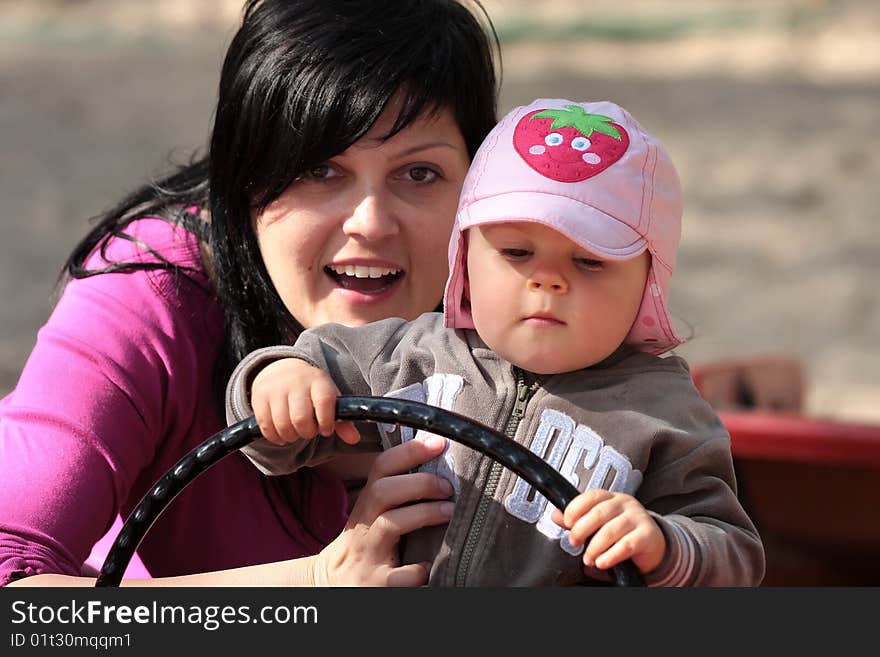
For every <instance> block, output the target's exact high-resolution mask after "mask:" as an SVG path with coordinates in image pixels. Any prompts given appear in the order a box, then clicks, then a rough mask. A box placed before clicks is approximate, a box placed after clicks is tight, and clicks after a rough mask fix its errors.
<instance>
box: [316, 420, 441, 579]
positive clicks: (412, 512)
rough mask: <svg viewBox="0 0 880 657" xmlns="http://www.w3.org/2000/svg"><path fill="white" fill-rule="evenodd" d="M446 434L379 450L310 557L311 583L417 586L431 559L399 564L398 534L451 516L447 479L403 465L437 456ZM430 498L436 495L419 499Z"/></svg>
mask: <svg viewBox="0 0 880 657" xmlns="http://www.w3.org/2000/svg"><path fill="white" fill-rule="evenodd" d="M445 445H446V439H445V438H441V437H439V436H429V437H427V438H425V439H422V438H416V439H413V440H410V441H408V442H406V443H403V444H402V445H398V446H396V447H392V448H391V449H389V450H386V451H385V452H382V453H381V454H380V455H379V456H378V457H377V458H376V461H375V463H374V464H373V467H372V469H371V470H370V474H369V477H368V478H367V483H366V485H365V486H364V488H363V490H362V491H361V493H360V495H359V497H358V500H357V502H356V503H355V505H354V508H353V509H352V512H351V515H350V516H349V519H348V523H346V526H345V528H344V529H343V530H342V533H341V534H340V535H339V536H338V537H337V538H336V539H335V540H334V541H333V542H332V543H330V545H328V546H327V547H325V548H324V549H323V550H322V551H321V553H320V554H318V555H317V556H316V557H315V558H314V561H313V566H312V581H313V583H314V584H315V585H316V586H422V585H424V584H425V583H427V581H428V574H429V572H430V568H431V564H430V563H419V564H408V565H405V566H401V565H400V555H399V551H398V546H399V543H400V537H401V536H402V535H404V534H408V533H409V532H412V531H414V530H416V529H419V528H420V527H427V526H431V525H441V524H443V523H446V522H449V519H450V517H452V509H453V503H452V502H450V501H444V500H447V498H448V497H449V496H450V495H452V485H451V484H450V483H449V482H448V481H446V480H445V479H443V478H442V477H438V476H436V475H432V474H427V473H409V472H408V471H409V470H411V469H413V468H415V467H417V466H419V465H421V464H423V463H425V462H427V461H430V460H431V459H433V458H436V457H437V456H439V455H440V454H441V453H442V452H443V448H444V447H445ZM420 500H435V501H420Z"/></svg>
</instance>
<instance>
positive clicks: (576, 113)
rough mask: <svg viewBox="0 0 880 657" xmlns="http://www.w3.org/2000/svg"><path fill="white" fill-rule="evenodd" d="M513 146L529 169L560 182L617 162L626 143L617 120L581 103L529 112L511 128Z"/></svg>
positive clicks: (591, 172)
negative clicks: (512, 129) (593, 110)
mask: <svg viewBox="0 0 880 657" xmlns="http://www.w3.org/2000/svg"><path fill="white" fill-rule="evenodd" d="M513 147H514V149H515V150H516V152H517V153H519V155H520V156H521V157H522V158H523V160H525V162H526V164H528V165H529V166H530V167H531V168H532V169H534V170H535V171H537V172H538V173H540V174H541V175H542V176H545V177H547V178H550V179H551V180H557V181H559V182H579V181H581V180H586V179H587V178H591V177H592V176H595V175H596V174H599V173H601V172H602V171H604V170H605V169H607V168H608V167H610V166H611V165H612V164H614V163H615V162H617V160H619V159H620V158H621V157H623V154H624V153H625V152H626V149H627V148H628V147H629V135H628V134H627V133H626V130H624V129H623V127H622V126H621V125H620V124H619V123H615V122H614V121H613V120H612V119H611V118H609V117H607V116H602V115H601V114H588V113H587V112H585V111H584V109H583V108H582V107H579V106H577V105H566V106H565V109H539V110H535V111H533V112H529V113H528V114H526V115H525V116H524V117H523V118H521V119H520V121H519V123H517V125H516V128H515V129H514V131H513Z"/></svg>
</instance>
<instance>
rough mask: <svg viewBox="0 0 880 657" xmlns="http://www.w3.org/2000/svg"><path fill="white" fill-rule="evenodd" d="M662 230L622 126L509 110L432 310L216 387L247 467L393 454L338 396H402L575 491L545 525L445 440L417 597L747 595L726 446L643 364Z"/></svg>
mask: <svg viewBox="0 0 880 657" xmlns="http://www.w3.org/2000/svg"><path fill="white" fill-rule="evenodd" d="M680 232H681V189H680V185H679V180H678V175H677V173H676V171H675V168H674V166H673V164H672V162H671V160H670V158H669V156H668V155H667V153H666V151H665V150H664V149H663V147H662V146H661V145H660V144H659V143H658V141H657V140H656V139H655V138H653V137H652V136H651V135H649V134H648V133H647V132H646V131H645V130H644V129H643V128H642V126H641V125H639V124H638V123H637V122H636V121H635V120H634V119H633V118H632V117H631V116H630V115H629V113H627V112H626V111H625V110H623V109H622V108H620V107H619V106H617V105H615V104H613V103H609V102H599V103H582V102H573V101H570V100H564V99H539V100H536V101H535V102H533V103H531V104H530V105H528V106H523V107H517V108H515V109H514V110H512V111H511V112H510V113H509V114H507V115H506V116H505V117H504V118H503V119H502V120H501V122H500V123H499V124H498V125H497V126H496V127H495V128H494V129H493V130H492V132H491V133H490V134H489V135H488V137H487V138H486V140H485V141H484V143H483V145H482V146H481V148H480V149H479V151H478V152H477V154H476V156H475V158H474V161H473V163H472V165H471V168H470V170H469V173H468V176H467V178H466V180H465V183H464V187H463V189H462V194H461V199H460V203H459V210H458V214H457V217H456V223H455V226H454V229H453V233H452V239H451V242H450V245H449V266H450V273H449V279H448V281H447V284H446V292H445V297H444V312H443V313H442V314H440V313H427V314H425V315H422V316H421V317H419V318H418V319H416V320H414V321H412V322H405V321H403V320H401V319H388V320H383V321H379V322H375V323H372V324H367V325H365V326H361V327H345V326H341V325H338V324H328V325H323V326H319V327H316V328H313V329H310V330H307V331H305V332H303V333H302V334H301V335H300V337H299V338H298V339H297V341H296V343H295V344H294V345H293V346H278V347H270V348H268V349H262V350H259V351H257V352H254V353H252V354H250V355H249V356H248V357H247V358H245V359H244V360H243V361H242V363H241V364H240V365H239V367H238V368H237V369H236V371H235V373H234V374H233V376H232V378H231V380H230V382H229V386H228V389H227V415H228V420H229V421H230V423H231V422H235V421H238V420H241V419H244V418H246V417H248V416H250V415H251V414H255V415H256V417H257V419H258V421H259V424H260V427H261V431H262V432H263V435H264V437H265V439H260V440H258V441H255V442H254V443H252V444H251V445H250V446H248V447H246V448H245V452H246V454H247V456H248V457H249V458H250V459H251V460H252V461H253V462H254V463H255V464H256V465H257V467H259V468H260V469H261V470H262V471H263V472H265V473H268V474H282V473H287V472H291V471H293V470H296V469H297V468H299V467H303V466H313V465H316V464H319V463H322V462H324V461H326V460H328V459H331V458H333V457H334V455H337V454H339V453H341V452H347V451H350V450H352V449H354V450H365V449H366V450H369V449H373V450H377V449H380V446H385V447H388V446H390V445H392V444H396V443H398V442H400V441H405V440H408V439H410V438H412V434H413V431H412V430H410V429H407V428H405V427H404V428H400V427H396V426H386V425H373V424H369V423H363V424H362V425H355V424H353V423H351V422H337V421H336V420H335V400H336V397H337V396H338V395H339V394H347V395H348V394H351V395H383V396H387V397H398V398H403V399H414V400H418V401H423V402H427V403H429V404H433V405H436V406H439V407H442V408H445V409H448V410H452V411H455V412H457V413H460V414H462V415H466V416H469V417H472V418H474V419H476V420H478V421H480V422H482V423H483V424H486V425H489V426H491V427H493V428H495V429H497V430H499V431H501V432H502V433H504V434H506V435H507V436H508V437H509V438H510V439H511V440H515V441H517V442H519V443H521V444H523V445H525V446H527V447H529V448H530V449H531V450H532V451H533V452H534V453H536V454H537V455H539V456H541V457H542V458H544V459H545V460H546V461H548V462H549V463H550V464H551V465H552V466H553V467H555V468H556V469H557V470H559V471H560V472H561V473H562V474H563V475H564V476H565V477H566V478H568V479H569V480H570V481H571V482H573V483H574V484H575V485H576V486H577V487H578V488H579V489H580V490H581V491H582V493H581V494H580V495H579V496H578V497H577V498H575V499H574V500H573V501H572V502H571V503H570V504H569V505H568V507H567V508H566V509H564V511H559V510H556V509H554V508H552V505H550V504H549V503H548V502H547V500H546V499H545V498H544V497H543V496H542V495H541V494H539V493H537V492H536V491H534V490H533V489H532V488H531V487H530V486H529V485H528V484H526V483H525V482H524V481H523V480H521V479H520V478H518V477H517V476H516V475H514V474H513V473H511V472H510V471H508V470H506V469H504V468H503V467H502V466H500V465H498V464H497V463H493V462H492V461H491V460H489V459H488V458H487V457H485V456H483V455H481V454H479V453H477V452H475V451H473V450H471V449H469V448H467V447H465V446H462V445H460V444H458V443H455V442H450V443H448V445H447V447H446V451H445V452H444V454H443V456H442V457H441V459H439V460H438V462H437V463H435V464H434V466H433V467H434V469H435V472H437V473H438V474H440V475H442V476H444V477H446V478H448V479H449V480H450V482H451V483H452V485H453V487H454V490H455V496H454V500H455V511H454V514H453V516H452V519H451V521H450V522H449V524H448V525H447V526H445V527H439V528H436V527H435V528H427V529H424V530H419V531H417V532H415V533H413V534H412V535H410V536H409V537H408V538H407V540H406V542H405V546H404V547H403V561H404V563H415V562H417V561H418V560H428V561H431V562H432V564H433V565H432V567H431V577H430V584H432V585H439V586H452V585H457V586H551V585H554V586H555V585H561V586H565V585H578V584H592V583H597V582H602V581H607V573H606V572H605V571H607V569H608V568H611V567H612V566H614V565H616V564H618V563H620V562H622V561H624V560H626V559H632V561H633V563H634V564H635V565H636V567H637V568H638V569H639V571H640V572H641V573H642V574H643V575H644V577H645V579H646V582H647V583H648V584H650V585H656V586H671V585H675V586H706V585H714V586H755V585H757V584H759V583H760V581H761V579H762V577H763V573H764V551H763V546H762V543H761V540H760V538H759V536H758V534H757V531H756V530H755V527H754V525H753V524H752V522H751V520H750V519H749V517H748V516H747V514H746V513H745V511H744V510H743V507H742V506H741V504H740V503H739V501H738V499H737V495H736V481H735V477H734V470H733V462H732V457H731V453H730V440H729V436H728V433H727V431H726V430H725V428H724V426H723V425H722V423H721V421H720V420H719V418H718V417H717V415H716V414H715V413H714V411H713V410H712V408H711V407H710V406H709V405H708V404H707V403H706V402H705V401H704V400H703V399H702V398H701V397H700V396H699V394H698V393H697V391H696V389H695V388H694V386H693V382H692V380H691V377H690V374H689V370H688V367H687V364H686V363H685V361H684V360H682V359H681V358H680V357H678V356H675V355H666V356H665V357H661V355H662V354H665V353H666V352H668V351H670V350H671V349H673V348H674V347H676V346H677V345H679V344H681V342H682V341H681V339H680V338H679V337H678V336H677V335H676V333H675V331H674V330H673V327H672V322H671V320H670V317H669V313H668V310H667V306H666V299H667V296H668V292H669V284H670V278H671V275H672V271H673V268H674V266H675V257H676V251H677V248H678V242H679V238H680ZM251 381H252V382H253V384H252V386H249V382H251ZM359 427H360V428H359ZM377 429H378V431H377ZM362 432H363V438H362V436H361V433H362ZM377 433H378V435H377ZM334 434H335V435H334ZM317 436H321V437H317ZM316 437H317V438H316ZM574 555H582V556H581V557H580V558H579V559H578V558H574Z"/></svg>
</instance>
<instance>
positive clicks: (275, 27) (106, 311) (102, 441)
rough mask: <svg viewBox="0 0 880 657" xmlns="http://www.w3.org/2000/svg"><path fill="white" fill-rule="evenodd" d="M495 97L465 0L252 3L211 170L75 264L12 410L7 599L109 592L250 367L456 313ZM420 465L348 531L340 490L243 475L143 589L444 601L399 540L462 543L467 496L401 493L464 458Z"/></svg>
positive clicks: (203, 505)
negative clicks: (108, 541) (390, 591)
mask: <svg viewBox="0 0 880 657" xmlns="http://www.w3.org/2000/svg"><path fill="white" fill-rule="evenodd" d="M477 6H478V7H479V5H477ZM480 11H482V8H481V7H480ZM482 15H483V16H485V13H483V14H482ZM489 25H490V27H491V24H489ZM496 43H497V41H496ZM496 96H497V84H496V79H495V73H494V66H493V60H492V49H491V46H490V42H489V39H488V38H487V34H486V31H485V30H484V29H483V28H482V27H481V24H480V21H479V20H478V19H477V15H476V14H474V13H472V12H470V11H469V10H467V9H466V8H465V7H463V6H462V5H460V4H459V3H456V2H452V1H449V0H407V1H401V0H395V1H394V2H390V1H389V2H343V1H338V2H337V1H328V0H296V1H291V0H287V1H282V0H251V1H249V2H247V4H246V6H245V11H244V19H243V23H242V26H241V28H240V29H239V31H238V32H237V34H236V36H235V37H234V39H233V41H232V43H231V44H230V47H229V50H228V52H227V56H226V59H225V62H224V65H223V70H222V74H221V79H220V89H219V96H218V103H217V108H216V114H215V124H214V129H213V132H212V138H211V141H210V149H209V154H208V156H207V157H206V158H205V159H203V160H200V161H196V162H194V163H192V164H191V165H189V166H187V167H184V168H182V169H181V170H179V171H178V172H176V173H175V174H173V175H171V176H169V177H168V178H166V179H165V180H162V181H160V182H159V183H157V184H155V185H151V186H146V187H143V188H141V189H140V190H138V191H137V192H135V193H134V194H133V195H131V196H130V197H129V198H127V199H125V200H124V201H123V202H122V203H120V204H119V206H117V207H116V208H115V209H113V210H112V211H110V212H109V213H108V214H107V215H105V216H104V217H103V218H102V220H101V221H100V223H99V224H98V225H97V226H96V227H95V228H94V229H93V230H92V231H91V233H90V234H89V235H88V236H86V238H85V239H84V240H83V241H82V242H81V243H80V244H79V245H78V246H77V248H76V249H75V250H74V252H73V254H72V255H71V257H70V258H69V260H68V262H67V271H68V273H69V277H70V280H69V281H68V283H67V285H66V287H65V290H64V293H63V295H62V297H61V298H60V299H59V302H58V304H57V306H56V308H55V310H54V311H53V314H52V316H51V317H50V319H49V320H48V322H47V324H46V325H45V326H44V327H43V329H41V331H40V334H39V337H38V341H37V344H36V346H35V348H34V351H33V353H32V354H31V356H30V358H29V359H28V362H27V363H26V365H25V368H24V370H23V372H22V375H21V378H20V380H19V383H18V385H17V386H16V389H15V390H14V391H13V392H12V393H10V395H9V396H7V397H6V398H5V399H4V400H3V401H2V402H0V441H2V442H0V470H2V471H3V472H4V477H3V478H2V480H0V584H10V583H11V584H21V585H42V586H48V585H63V586H73V585H84V586H90V585H92V584H93V583H94V580H93V579H92V578H90V577H80V576H78V575H79V572H80V568H81V565H82V563H83V561H84V560H85V558H86V556H87V555H88V553H89V550H90V549H91V547H92V545H93V544H94V542H95V541H96V540H97V539H98V538H99V537H100V536H101V535H102V534H103V533H104V532H105V531H106V530H107V529H108V527H110V525H111V522H112V521H113V519H114V517H115V516H116V514H117V513H121V514H122V515H123V516H127V515H128V514H129V513H130V512H131V510H132V509H133V508H134V506H136V505H137V503H138V502H139V500H140V499H141V497H142V496H143V494H144V493H145V492H146V491H147V490H148V488H149V486H150V485H151V484H152V483H153V482H154V481H155V480H156V479H158V477H159V476H161V475H162V474H163V473H164V472H165V471H167V469H168V468H169V467H170V466H171V465H173V464H174V463H175V462H176V461H177V460H179V458H180V457H181V456H183V455H184V454H185V453H187V452H188V451H189V450H191V449H192V448H193V447H194V446H195V445H196V444H198V443H199V442H201V441H202V440H203V439H204V438H206V437H207V436H209V435H211V434H213V433H216V432H217V431H219V430H220V429H221V428H222V427H223V426H224V425H223V422H222V406H221V405H220V402H221V401H222V399H221V396H222V390H223V387H224V385H225V382H226V380H227V378H228V375H229V373H230V371H231V368H232V367H233V366H234V365H235V364H236V363H237V362H238V361H239V360H240V359H241V358H242V357H243V356H244V355H245V354H246V353H248V352H250V351H252V350H253V349H255V348H258V347H260V346H264V345H269V344H276V343H279V342H283V341H289V340H291V339H292V338H293V337H294V336H296V334H297V333H298V332H299V331H300V330H302V328H304V327H309V326H313V325H315V324H318V323H321V322H326V321H338V322H341V323H345V324H351V325H357V324H362V323H365V322H368V321H372V320H375V319H380V318H383V317H388V316H402V317H405V318H414V317H416V316H417V315H419V314H420V313H422V312H424V311H426V310H430V309H432V308H435V307H436V306H437V305H438V303H439V302H440V299H441V297H442V294H443V284H444V281H445V278H446V253H445V249H438V248H437V244H445V243H446V242H447V240H448V237H449V234H450V231H451V226H452V221H453V217H454V212H455V206H456V203H457V200H458V194H459V191H460V186H461V182H462V180H463V178H464V175H465V172H466V170H467V166H468V163H469V160H470V158H471V157H472V155H473V153H474V152H475V151H476V148H477V147H478V145H479V143H480V141H481V140H482V138H483V137H484V136H485V134H486V133H487V132H488V131H489V129H490V128H491V127H492V125H494V122H495V103H496ZM405 447H406V449H404V448H401V449H397V450H390V451H388V452H386V453H385V454H382V455H381V456H380V457H379V458H378V459H376V461H375V463H372V462H371V461H369V460H367V461H362V462H359V463H358V464H357V465H358V469H359V470H358V471H359V472H360V473H361V474H362V475H363V480H364V481H362V482H360V483H364V482H365V483H366V485H365V487H364V489H363V492H362V493H361V494H360V496H359V497H358V498H357V503H356V504H355V505H354V508H353V509H351V512H350V515H349V509H348V498H347V496H346V491H345V488H344V487H343V484H342V482H340V480H339V479H338V478H337V477H335V476H334V475H333V473H332V472H330V471H319V470H311V471H306V472H305V473H303V474H302V475H297V476H295V477H263V476H262V475H260V474H259V473H258V472H257V471H256V470H255V469H254V468H253V467H252V466H251V465H249V464H248V463H247V462H246V460H245V459H244V458H243V457H242V456H240V455H239V454H233V455H231V456H230V457H227V458H226V459H224V460H223V461H221V462H220V463H218V464H217V465H215V466H214V467H212V468H211V469H210V470H208V471H207V472H206V473H204V474H203V475H201V476H200V477H199V480H198V481H197V482H196V483H195V484H194V485H193V486H191V487H189V488H188V489H187V490H185V491H184V492H183V493H181V494H180V495H179V496H178V497H177V498H176V499H175V500H174V502H173V503H172V504H171V505H170V506H169V507H168V509H166V511H165V512H164V513H163V515H162V516H161V517H160V518H159V519H158V520H157V521H156V523H155V524H154V525H153V527H152V528H151V531H150V533H149V534H148V535H147V537H146V538H145V539H144V541H143V542H142V544H141V546H140V548H139V555H140V557H141V559H142V560H143V562H144V563H145V565H146V566H147V567H148V568H149V569H150V572H151V574H152V575H153V577H154V579H151V580H144V581H141V582H139V583H140V584H149V585H175V586H197V585H234V584H240V583H247V584H257V585H259V584H325V583H328V584H368V585H383V584H393V585H418V584H421V583H423V582H424V581H425V580H426V578H427V570H426V567H425V565H424V564H420V565H417V566H408V567H405V568H400V567H397V564H396V546H397V542H398V540H399V537H400V536H401V535H402V534H405V533H407V532H408V531H411V530H413V529H415V528H418V527H421V526H425V525H431V524H440V523H443V522H446V520H447V519H448V517H449V508H448V507H449V505H448V503H444V502H442V500H443V499H445V498H446V497H448V496H449V495H450V493H451V490H449V489H448V487H445V484H444V483H443V482H442V480H440V479H438V478H436V477H433V476H428V475H410V474H404V473H406V472H407V471H408V470H409V469H410V468H412V467H414V466H415V465H418V464H419V463H422V462H424V461H425V460H428V459H430V458H433V457H434V456H436V455H437V454H439V452H440V451H441V450H442V448H443V445H442V444H439V445H438V444H431V443H416V444H414V445H412V446H405ZM355 458H356V457H355ZM417 500H436V501H429V502H420V503H418V504H409V503H411V502H414V501H417ZM380 516H382V517H383V518H384V520H390V522H380V523H375V522H374V521H375V520H376V518H378V517H380ZM340 532H341V533H340ZM334 537H336V538H335V539H334ZM325 546H326V547H325ZM322 548H323V549H322ZM125 583H126V582H124V584H125Z"/></svg>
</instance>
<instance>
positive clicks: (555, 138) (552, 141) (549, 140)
mask: <svg viewBox="0 0 880 657" xmlns="http://www.w3.org/2000/svg"><path fill="white" fill-rule="evenodd" d="M563 141H564V139H563V138H562V135H560V134H559V133H558V132H551V133H550V134H549V135H547V136H546V137H544V143H545V144H547V145H548V146H559V144H561V143H562V142H563Z"/></svg>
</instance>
